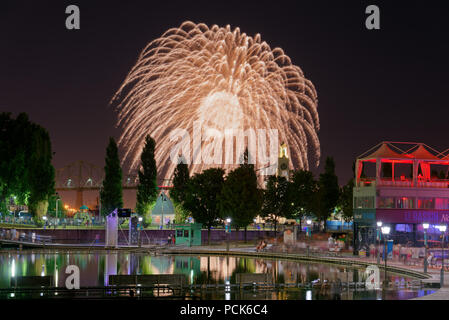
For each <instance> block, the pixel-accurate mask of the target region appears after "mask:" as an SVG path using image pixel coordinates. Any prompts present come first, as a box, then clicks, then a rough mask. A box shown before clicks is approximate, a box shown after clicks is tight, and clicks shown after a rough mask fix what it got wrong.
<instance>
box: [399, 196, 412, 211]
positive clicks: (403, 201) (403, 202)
mask: <svg viewBox="0 0 449 320" xmlns="http://www.w3.org/2000/svg"><path fill="white" fill-rule="evenodd" d="M413 200H414V199H413V198H407V197H400V198H396V208H399V209H412V208H414V206H413Z"/></svg>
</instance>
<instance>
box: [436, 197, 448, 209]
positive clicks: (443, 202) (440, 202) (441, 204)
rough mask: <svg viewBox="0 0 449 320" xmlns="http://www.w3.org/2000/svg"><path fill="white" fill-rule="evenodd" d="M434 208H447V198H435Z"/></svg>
mask: <svg viewBox="0 0 449 320" xmlns="http://www.w3.org/2000/svg"><path fill="white" fill-rule="evenodd" d="M435 209H449V199H448V198H436V199H435Z"/></svg>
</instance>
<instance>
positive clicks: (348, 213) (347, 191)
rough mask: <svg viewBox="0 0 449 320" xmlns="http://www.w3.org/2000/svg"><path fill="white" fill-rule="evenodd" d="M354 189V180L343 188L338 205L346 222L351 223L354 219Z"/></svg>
mask: <svg viewBox="0 0 449 320" xmlns="http://www.w3.org/2000/svg"><path fill="white" fill-rule="evenodd" d="M353 188H354V179H351V180H349V181H348V183H347V184H346V185H344V186H343V187H342V188H341V192H340V198H339V200H338V205H339V207H340V209H341V211H342V214H343V218H344V220H345V221H346V222H349V221H351V220H352V218H353V211H352V209H353V197H352V192H353Z"/></svg>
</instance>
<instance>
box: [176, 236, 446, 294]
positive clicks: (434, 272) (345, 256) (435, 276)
mask: <svg viewBox="0 0 449 320" xmlns="http://www.w3.org/2000/svg"><path fill="white" fill-rule="evenodd" d="M171 249H172V250H177V251H178V250H180V249H181V250H185V251H186V252H189V251H195V252H203V251H205V252H207V251H208V252H217V253H218V252H220V253H226V252H227V251H226V246H224V245H221V246H201V247H184V248H180V247H172V248H171ZM169 250H170V249H169ZM229 251H230V252H235V253H237V252H238V253H252V254H254V253H257V252H256V249H255V247H254V246H234V245H233V244H231V247H230V248H229ZM265 253H267V252H265ZM272 253H275V254H277V255H278V254H282V252H272ZM285 256H286V257H288V255H287V254H285ZM290 257H291V256H290ZM326 257H327V258H332V259H333V260H344V261H348V262H349V261H351V262H354V263H358V262H362V263H363V264H377V259H373V258H361V257H358V256H354V255H352V253H349V252H345V253H342V254H340V255H339V256H330V255H329V256H326V255H324V254H322V255H316V256H314V255H311V256H310V257H309V258H310V259H313V258H316V259H317V260H319V259H322V258H326ZM379 266H380V267H381V268H383V267H384V264H383V261H382V260H381V263H380V265H379ZM387 267H395V268H397V269H405V270H410V271H414V272H417V273H420V274H421V275H423V276H424V275H425V274H424V270H423V266H414V265H406V264H404V263H401V262H398V261H390V260H388V261H387ZM440 272H441V270H440V269H433V268H428V269H427V276H428V279H422V280H421V281H422V282H427V283H434V284H435V283H436V284H438V285H439V283H440ZM412 300H449V272H447V271H446V272H445V284H444V286H443V288H441V289H437V290H436V292H435V293H433V294H429V295H426V296H423V297H418V298H414V299H412Z"/></svg>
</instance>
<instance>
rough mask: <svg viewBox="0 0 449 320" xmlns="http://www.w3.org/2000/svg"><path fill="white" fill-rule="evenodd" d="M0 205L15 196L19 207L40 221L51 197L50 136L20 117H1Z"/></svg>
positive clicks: (52, 185)
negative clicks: (26, 209)
mask: <svg viewBox="0 0 449 320" xmlns="http://www.w3.org/2000/svg"><path fill="white" fill-rule="evenodd" d="M0 154H2V155H5V156H3V157H2V158H1V160H0V202H1V210H2V211H5V210H6V205H5V201H6V200H7V199H9V197H10V196H11V195H12V194H14V195H16V196H17V197H16V201H17V203H19V204H26V205H28V207H29V209H30V212H31V213H32V214H33V215H35V216H36V217H37V220H39V219H40V217H42V216H43V215H44V214H45V213H46V212H47V207H48V198H49V196H50V195H52V194H54V175H55V172H54V167H53V166H52V164H51V160H52V156H53V152H52V149H51V141H50V136H49V134H48V132H47V130H45V129H44V128H43V127H41V126H39V125H37V124H35V123H32V122H30V121H29V119H28V116H27V114H25V113H21V114H19V115H18V116H17V118H16V119H12V118H11V115H10V113H1V114H0Z"/></svg>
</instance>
